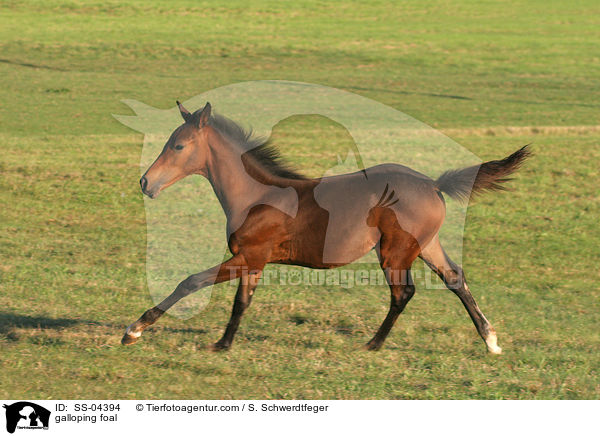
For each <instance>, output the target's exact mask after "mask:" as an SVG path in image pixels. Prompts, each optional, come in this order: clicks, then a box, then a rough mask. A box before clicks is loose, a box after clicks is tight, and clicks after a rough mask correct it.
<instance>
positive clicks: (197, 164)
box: [140, 102, 211, 198]
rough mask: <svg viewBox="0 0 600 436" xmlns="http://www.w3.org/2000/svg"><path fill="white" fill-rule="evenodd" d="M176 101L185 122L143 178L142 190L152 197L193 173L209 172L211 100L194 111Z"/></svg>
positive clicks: (141, 180) (174, 132) (141, 181)
mask: <svg viewBox="0 0 600 436" xmlns="http://www.w3.org/2000/svg"><path fill="white" fill-rule="evenodd" d="M177 105H178V106H179V111H180V112H181V116H182V117H183V119H184V121H185V123H184V124H182V125H181V126H179V127H178V128H177V129H175V131H173V133H172V134H171V137H170V138H169V140H168V141H167V143H166V144H165V146H164V148H163V150H162V152H161V153H160V155H159V156H158V158H156V160H155V161H154V163H153V164H152V165H151V166H150V168H148V170H147V171H146V173H145V174H144V175H143V176H142V178H141V179H140V186H141V187H142V192H143V193H144V194H146V195H147V196H148V197H150V198H155V197H156V196H157V195H158V194H159V192H160V191H162V190H163V189H165V188H167V187H168V186H171V185H172V184H173V183H175V182H176V181H178V180H181V179H183V178H184V177H186V176H189V175H190V174H202V175H204V176H206V173H205V171H206V160H207V158H208V151H209V150H208V131H209V129H210V127H209V125H208V122H209V120H210V110H211V107H210V103H206V106H204V108H203V109H198V110H197V111H196V112H194V113H193V114H192V113H190V112H189V111H188V110H187V109H186V108H184V107H183V106H182V105H181V103H179V102H177Z"/></svg>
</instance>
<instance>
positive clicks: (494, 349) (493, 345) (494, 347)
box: [485, 332, 502, 354]
mask: <svg viewBox="0 0 600 436" xmlns="http://www.w3.org/2000/svg"><path fill="white" fill-rule="evenodd" d="M485 345H487V349H488V351H489V352H490V353H491V354H502V348H500V347H499V346H498V338H497V336H496V333H495V332H491V333H490V334H489V335H488V337H487V338H486V339H485Z"/></svg>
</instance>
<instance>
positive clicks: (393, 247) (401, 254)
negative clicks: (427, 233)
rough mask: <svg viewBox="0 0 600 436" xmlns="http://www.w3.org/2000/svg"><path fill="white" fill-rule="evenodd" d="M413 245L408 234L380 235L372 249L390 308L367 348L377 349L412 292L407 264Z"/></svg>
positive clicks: (412, 258)
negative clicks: (400, 235) (377, 244)
mask: <svg viewBox="0 0 600 436" xmlns="http://www.w3.org/2000/svg"><path fill="white" fill-rule="evenodd" d="M405 235H406V234H405ZM417 248H418V244H417V243H416V241H414V239H412V237H402V238H398V237H396V238H393V237H392V238H390V237H386V236H385V235H384V236H383V237H382V238H381V240H380V242H379V246H378V247H377V250H376V251H377V256H378V257H379V263H380V265H381V268H382V269H383V272H384V274H385V278H386V280H387V282H388V284H389V286H390V291H391V296H390V309H389V311H388V314H387V316H386V317H385V319H384V320H383V323H382V324H381V327H379V330H377V333H375V336H373V339H371V340H370V341H369V342H368V343H367V345H366V348H367V350H379V349H380V348H381V346H382V345H383V342H384V341H385V338H386V337H387V335H388V334H389V332H390V330H391V329H392V327H393V326H394V323H395V322H396V319H398V316H399V315H400V313H402V311H403V310H404V307H406V305H407V304H408V302H409V301H410V299H411V298H412V296H413V295H414V294H415V285H414V283H413V281H412V277H411V275H410V266H411V265H412V263H413V261H414V260H415V258H416V257H417V252H418V250H417Z"/></svg>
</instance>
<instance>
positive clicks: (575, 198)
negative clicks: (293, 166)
mask: <svg viewBox="0 0 600 436" xmlns="http://www.w3.org/2000/svg"><path fill="white" fill-rule="evenodd" d="M0 8H1V9H0V10H1V12H2V14H1V15H0V22H1V24H2V26H0V35H1V36H2V38H1V39H0V50H1V55H0V58H1V59H0V60H1V62H0V73H1V74H0V83H1V84H2V85H3V86H2V87H0V97H1V98H2V101H3V105H2V106H1V107H0V120H1V122H0V140H1V143H2V158H1V161H0V165H1V167H0V170H1V174H2V177H1V178H0V183H1V187H0V188H1V189H0V202H1V204H2V208H1V210H2V212H1V213H0V214H1V217H2V220H1V222H0V225H1V232H2V233H1V234H2V243H1V244H0V253H1V255H2V262H1V263H0V274H1V276H0V292H1V293H0V304H1V309H0V346H1V351H0V362H1V364H2V368H3V371H2V375H1V376H0V397H3V398H31V399H36V398H40V399H41V398H44V399H49V398H55V399H58V398H131V399H133V398H196V399H204V398H206V399H209V398H212V399H219V398H235V399H241V398H274V399H275V398H286V399H300V398H306V399H336V398H339V399H396V398H398V399H404V398H408V399H412V398H519V399H531V398H539V399H542V398H543V399H556V398H561V399H575V398H577V399H590V398H599V397H600V388H599V383H598V381H599V380H598V372H599V366H600V364H599V360H600V359H599V357H600V355H599V353H598V349H600V332H599V331H598V328H597V326H598V325H599V322H600V307H599V306H600V305H599V296H600V292H599V290H598V284H597V283H598V270H597V266H598V265H599V264H600V254H599V250H598V240H599V238H598V236H599V234H598V226H597V217H598V215H599V212H600V210H599V209H600V196H599V194H598V188H597V180H598V169H597V162H598V160H599V159H600V149H599V147H598V142H599V140H600V134H599V133H598V129H597V128H596V129H594V128H586V127H580V128H578V129H574V130H569V129H568V128H567V127H568V126H596V125H598V117H597V114H598V109H599V106H600V104H599V103H598V101H600V100H599V99H598V97H599V89H600V86H599V85H600V83H599V82H600V79H599V78H600V74H599V72H600V71H599V70H600V60H599V59H598V57H597V54H596V53H597V49H598V41H599V38H598V26H597V24H598V23H597V18H596V17H597V16H598V14H597V13H594V10H595V9H594V8H596V9H597V5H596V4H595V3H593V2H589V4H587V5H582V6H581V7H580V8H575V7H572V6H569V5H567V4H564V3H559V2H556V3H551V4H548V3H547V2H544V3H542V2H540V3H539V4H538V3H535V2H527V3H515V4H514V5H513V6H511V7H510V8H509V7H506V5H504V4H502V3H500V2H498V3H486V4H485V5H480V4H479V3H475V2H473V3H470V2H467V1H461V2H454V3H450V2H448V3H442V4H438V3H436V4H434V3H431V4H429V3H423V2H414V3H405V4H403V5H402V6H396V7H393V8H390V7H389V5H386V4H383V3H378V2H369V3H365V2H360V3H350V2H344V3H331V4H328V3H313V2H295V3H294V5H293V6H292V5H290V4H287V5H285V4H284V5H279V4H275V3H270V2H257V3H254V4H253V6H245V5H244V4H242V3H235V2H228V3H227V5H224V4H209V3H200V4H199V3H196V2H173V3H162V4H161V3H153V2H147V1H146V2H129V3H126V4H124V5H120V4H118V3H116V2H114V3H113V2H102V3H99V2H98V3H94V2H91V3H83V2H57V1H52V2H38V3H36V2H27V3H25V2H17V1H12V2H5V3H3V4H2V6H0ZM332 16H335V19H332ZM254 79H286V80H301V81H306V82H314V83H322V84H326V85H329V86H336V87H340V88H343V89H346V90H349V91H353V92H357V93H359V94H362V95H365V96H368V97H371V98H374V99H377V100H379V101H381V102H383V103H386V104H389V105H391V106H393V107H395V108H397V109H399V110H402V111H404V112H406V113H408V114H410V115H413V116H415V117H417V118H419V119H421V120H422V121H424V122H426V123H428V124H430V125H433V126H436V127H439V128H440V129H441V130H442V131H446V132H447V133H448V134H449V135H451V136H452V137H453V138H454V139H455V140H457V141H458V142H459V143H461V144H462V145H464V146H465V147H466V148H468V149H470V150H471V151H473V152H474V153H476V154H478V155H479V156H480V157H481V158H482V159H494V158H498V157H502V156H505V155H506V154H508V153H510V152H512V151H514V150H515V149H516V148H517V147H519V146H521V145H523V144H526V143H529V142H533V143H534V144H533V147H534V152H535V153H536V155H535V157H534V158H532V159H531V160H530V162H528V163H527V165H525V167H524V168H523V169H522V170H521V171H520V172H519V174H518V175H517V176H516V178H515V181H513V182H512V187H513V188H514V191H513V192H511V193H498V194H490V195H486V196H484V197H482V198H481V199H480V200H479V201H478V202H477V203H476V204H474V205H473V206H472V207H471V208H470V209H469V215H468V219H467V227H466V231H465V249H464V255H463V259H464V261H463V266H464V268H465V271H466V274H467V278H468V280H469V282H470V287H471V289H472V291H473V293H474V295H475V298H476V299H477V301H478V302H479V304H480V306H481V307H482V310H483V311H484V313H485V314H486V315H487V316H488V318H489V319H490V320H491V321H492V323H493V324H494V325H495V327H496V329H497V331H498V335H499V341H500V345H501V346H502V347H503V348H504V354H503V355H502V356H499V357H496V356H490V355H488V354H487V353H486V351H485V346H484V345H483V343H482V341H481V340H480V339H479V337H478V336H477V334H476V332H475V329H474V327H473V325H472V323H471V321H470V319H469V317H468V315H467V314H466V312H465V310H464V309H463V307H462V305H461V304H460V302H459V301H458V299H457V298H456V297H455V296H454V295H453V294H452V293H450V292H449V291H446V290H424V289H419V288H418V289H417V294H416V296H415V297H414V298H413V300H412V301H411V302H410V304H409V305H408V307H407V309H406V310H405V312H404V313H403V314H402V315H401V317H400V318H399V321H398V323H397V325H396V326H395V328H394V330H393V331H392V333H391V334H390V336H389V338H388V341H387V342H386V346H385V347H384V349H383V350H382V351H380V352H378V353H368V352H365V351H363V350H362V349H361V346H362V345H363V344H364V343H365V342H366V341H367V340H368V339H369V338H370V337H371V335H372V334H373V333H374V331H375V330H376V329H377V327H378V326H379V324H380V323H381V321H382V320H383V317H384V316H385V313H386V311H387V304H388V300H389V297H388V291H387V289H385V288H384V287H376V286H372V287H369V286H362V287H352V288H343V287H328V286H311V287H306V288H305V287H300V286H291V287H290V286H284V285H269V286H263V287H261V288H259V289H258V291H257V294H256V296H255V299H254V302H253V305H252V306H251V308H250V309H249V310H248V312H247V314H246V316H245V317H244V319H243V321H242V326H241V328H240V331H239V334H238V336H237V338H236V342H235V344H234V348H233V349H232V350H231V351H230V352H228V353H218V354H215V353H211V352H209V351H207V350H206V349H205V346H207V345H208V344H210V343H212V342H214V341H215V340H217V339H218V338H219V337H220V335H221V333H222V331H223V328H224V326H225V324H226V322H227V319H228V316H229V312H230V307H231V302H232V298H233V294H234V292H235V287H234V286H231V285H223V286H220V287H217V288H215V291H214V293H213V296H212V299H211V302H210V305H209V306H208V308H207V309H206V310H204V311H203V312H201V313H200V314H199V315H197V316H195V317H194V318H191V319H189V320H185V321H184V320H180V319H177V318H174V317H170V316H165V317H163V318H162V319H161V320H160V321H159V322H158V323H157V324H156V326H154V327H152V328H151V329H149V330H148V331H147V332H146V333H145V334H144V336H143V337H142V339H141V340H140V342H139V343H138V344H136V345H134V346H131V347H122V346H121V345H120V344H119V341H120V338H121V336H122V333H123V330H124V328H125V327H126V326H127V325H128V324H129V323H130V322H132V321H133V320H135V319H136V318H137V317H138V316H139V315H140V314H141V313H142V312H143V311H144V310H145V309H147V308H149V307H150V306H152V301H151V299H150V297H149V295H148V290H147V287H146V282H145V249H146V227H145V226H146V224H145V213H144V205H143V200H142V197H141V194H140V192H139V186H138V184H137V180H138V178H139V167H138V163H139V156H140V151H141V146H142V139H143V138H142V136H141V135H139V134H136V133H133V132H132V131H130V130H128V129H127V128H125V127H124V126H122V125H120V124H119V123H118V122H117V121H115V120H114V119H113V118H112V117H111V114H112V113H123V114H126V113H128V111H129V110H128V109H127V108H126V107H125V106H123V105H122V104H121V103H119V101H120V100H121V99H124V98H135V99H139V100H141V101H143V102H145V103H148V104H151V105H153V106H157V107H162V108H167V107H171V106H172V105H173V103H174V100H175V99H176V98H178V99H186V98H189V97H192V96H194V95H196V94H198V93H201V92H203V91H205V90H208V89H211V88H215V87H217V86H221V85H225V84H228V83H233V82H237V81H242V80H254ZM213 104H215V105H216V107H217V108H218V102H213ZM502 126H534V128H532V129H525V128H523V129H520V130H519V129H515V130H514V132H516V133H510V132H508V131H507V130H506V129H503V128H500V127H502ZM536 126H538V127H536ZM539 126H546V127H550V128H541V127H539ZM489 127H491V129H489ZM561 127H562V129H561ZM306 129H310V132H311V134H308V135H307V134H305V132H306ZM278 133H279V135H278V136H277V137H278V139H279V140H280V143H281V148H282V151H283V152H284V154H285V155H286V156H288V157H289V159H290V160H292V161H293V162H296V163H297V164H298V166H299V167H301V168H302V169H303V170H304V171H305V172H307V173H308V174H311V173H313V174H318V173H319V171H322V170H323V168H327V165H328V163H329V164H330V165H332V166H333V165H335V163H336V156H335V155H334V153H332V152H331V150H336V149H338V148H339V149H341V150H343V149H344V147H338V145H339V143H340V142H342V141H346V140H347V133H346V132H345V131H344V130H343V129H341V128H339V126H334V125H333V124H327V123H325V122H323V121H322V120H318V119H315V118H314V117H306V118H304V119H303V118H298V119H296V120H293V121H292V122H288V123H282V125H281V126H280V130H279V131H278ZM336 147H337V148H336ZM432 176H436V175H434V174H432ZM270 268H277V267H270ZM415 269H421V270H423V266H422V265H420V264H417V265H415ZM182 278H183V277H182Z"/></svg>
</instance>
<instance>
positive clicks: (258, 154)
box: [122, 102, 530, 354]
mask: <svg viewBox="0 0 600 436" xmlns="http://www.w3.org/2000/svg"><path fill="white" fill-rule="evenodd" d="M177 104H178V106H179V110H180V112H181V115H182V117H183V119H184V121H185V123H184V124H182V125H181V126H180V127H178V128H177V129H176V130H175V131H174V132H173V133H172V134H171V136H170V138H169V140H168V141H167V143H166V144H165V146H164V148H163V150H162V152H161V153H160V155H159V156H158V158H157V159H156V161H155V162H154V163H153V164H152V165H151V166H150V168H149V169H148V170H147V171H146V173H145V174H144V176H143V177H142V178H141V179H140V186H141V188H142V192H143V193H144V194H146V195H148V196H149V197H150V198H155V197H156V196H157V195H158V194H159V192H160V191H162V190H163V189H165V188H167V187H168V186H170V185H172V184H173V183H175V182H177V181H178V180H180V179H182V178H184V177H186V176H188V175H190V174H201V175H203V176H204V177H206V178H207V179H208V180H209V181H210V183H211V185H212V187H213V189H214V192H215V194H216V195H217V197H218V199H219V202H220V203H221V206H222V207H223V210H224V212H225V215H226V218H227V238H228V245H229V249H230V251H231V254H232V257H231V258H230V259H228V260H227V261H225V262H223V263H221V264H220V265H216V266H215V267H213V268H210V269H208V270H206V271H203V272H200V273H198V274H193V275H191V276H189V277H188V278H187V279H185V280H183V281H182V282H181V283H180V284H179V285H178V286H177V288H176V289H175V290H174V291H173V293H171V294H170V295H169V296H168V297H167V298H166V299H164V300H163V301H162V302H161V303H159V304H158V305H157V306H155V307H153V308H151V309H149V310H147V311H146V312H145V313H144V314H143V315H142V316H141V317H140V318H139V319H138V320H137V321H136V322H134V323H133V324H131V325H130V326H129V327H128V328H127V331H126V332H125V335H124V336H123V339H122V343H123V344H132V343H134V342H136V341H137V340H138V338H139V337H140V335H141V334H142V332H143V331H144V329H146V328H147V327H148V326H150V325H152V324H154V323H155V322H156V320H157V319H158V318H160V317H161V316H162V315H163V314H164V313H165V311H167V310H168V309H169V308H170V307H171V306H173V305H174V304H175V303H176V302H177V301H179V300H180V299H181V298H183V297H185V296H187V295H190V294H191V293H193V292H195V291H197V290H199V289H201V288H203V287H206V286H209V285H211V284H216V283H220V282H223V281H228V280H232V279H236V278H239V279H240V281H239V287H238V290H237V293H236V295H235V300H234V304H233V310H232V313H231V318H230V320H229V323H228V324H227V328H226V329H225V333H224V335H223V337H222V338H221V339H220V340H219V341H218V342H216V343H215V344H214V345H213V346H212V349H214V350H225V349H228V348H229V347H231V344H232V341H233V337H234V335H235V332H236V330H237V329H238V326H239V324H240V319H241V317H242V314H243V313H244V310H246V308H247V307H248V306H249V305H250V302H251V300H252V295H253V294H254V290H255V289H256V286H257V284H258V280H259V278H260V276H261V273H262V270H263V268H264V267H265V265H266V264H268V263H279V264H293V265H301V266H306V267H310V268H334V267H338V266H342V265H345V264H348V263H350V262H353V261H354V260H356V259H358V258H360V257H361V256H363V255H364V254H366V253H367V252H368V251H370V250H372V249H375V250H376V252H377V256H378V258H379V262H380V265H381V268H382V269H383V271H384V273H385V277H386V280H387V282H388V284H389V287H390V290H391V302H390V308H389V312H388V314H387V316H386V317H385V319H384V321H383V323H382V324H381V326H380V327H379V330H378V331H377V333H376V334H375V336H374V337H373V338H372V339H371V340H370V341H369V342H368V343H367V345H366V347H367V349H369V350H377V349H379V348H380V347H381V346H382V345H383V342H384V341H385V338H386V336H387V335H388V333H389V332H390V329H391V328H392V326H393V325H394V322H395V321H396V319H397V318H398V315H399V314H400V313H401V312H402V310H403V309H404V307H405V306H406V304H407V303H408V302H409V300H410V299H411V298H412V296H413V294H414V293H415V286H414V284H413V281H412V279H411V275H410V268H411V265H412V263H413V261H414V260H415V259H416V258H417V257H421V258H422V259H423V260H424V261H425V263H426V264H427V265H428V266H429V267H430V268H431V269H432V270H433V271H434V272H435V273H436V274H437V275H438V276H439V277H440V278H441V279H442V280H443V281H444V283H445V284H446V286H447V287H448V289H450V290H451V291H452V292H454V293H455V294H456V295H457V296H458V297H459V298H460V300H461V302H462V303H463V305H464V306H465V308H466V309H467V312H468V313H469V315H470V316H471V319H472V320H473V323H474V324H475V327H476V328H477V331H478V332H479V334H480V335H481V337H482V338H483V340H484V341H485V343H486V345H487V348H488V350H489V351H490V352H491V353H495V354H499V353H501V351H502V350H501V348H500V347H499V346H498V344H497V338H496V332H495V331H494V328H493V327H492V325H491V324H490V323H489V322H488V320H487V319H486V318H485V316H484V315H483V313H482V312H481V310H480V309H479V307H478V306H477V303H476V302H475V300H474V299H473V296H472V295H471V292H470V291H469V288H468V286H467V284H466V282H465V278H464V274H463V271H462V269H461V268H460V267H459V266H458V265H456V264H455V263H453V262H452V261H451V260H450V259H449V258H448V256H447V255H446V253H445V252H444V250H443V248H442V246H441V245H440V241H439V238H438V231H439V229H440V227H441V225H442V222H443V220H444V217H445V212H446V206H445V202H444V197H443V196H442V192H444V193H446V194H448V195H449V196H451V197H453V198H457V199H463V200H467V199H468V198H469V197H470V196H471V195H473V194H475V193H480V192H482V191H486V190H499V189H503V188H502V186H500V185H499V183H502V182H505V181H506V180H508V179H507V178H506V177H507V176H508V175H510V174H511V173H512V172H514V171H515V170H516V169H517V168H519V166H520V165H521V163H522V162H523V161H524V159H525V158H526V157H527V156H529V154H530V153H529V151H528V150H527V146H525V147H523V148H521V149H520V150H518V151H516V152H515V153H513V154H511V155H510V156H508V157H506V158H505V159H502V160H497V161H490V162H486V163H484V164H482V165H476V166H472V167H468V168H464V169H460V170H451V171H447V172H445V173H444V174H442V175H441V176H440V177H439V178H438V179H437V180H432V179H430V178H429V177H427V176H425V175H423V174H420V173H418V172H416V171H414V170H412V169H410V168H407V167H405V166H402V165H397V164H383V165H378V166H375V167H371V168H368V169H366V170H363V171H359V172H356V173H352V174H344V175H339V176H333V177H325V178H319V179H310V178H307V177H304V176H302V175H301V174H298V173H297V172H295V171H293V170H292V169H290V168H289V167H288V166H286V164H285V163H283V162H282V161H281V159H280V158H279V155H278V153H277V151H276V149H274V148H273V147H271V146H270V145H269V144H268V143H267V142H265V141H261V140H260V139H256V138H253V137H252V136H251V133H248V132H246V131H244V130H243V129H242V128H241V127H240V126H239V125H237V124H235V123H234V122H233V121H231V120H229V119H227V118H225V117H222V116H218V115H211V106H210V104H209V103H207V104H206V106H205V107H204V108H203V109H201V110H197V111H196V112H194V113H190V112H188V111H187V110H186V109H185V108H184V107H183V106H182V105H181V104H180V103H179V102H177ZM365 181H368V183H366V182H365Z"/></svg>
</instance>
